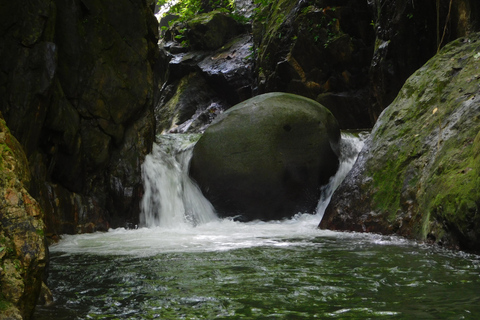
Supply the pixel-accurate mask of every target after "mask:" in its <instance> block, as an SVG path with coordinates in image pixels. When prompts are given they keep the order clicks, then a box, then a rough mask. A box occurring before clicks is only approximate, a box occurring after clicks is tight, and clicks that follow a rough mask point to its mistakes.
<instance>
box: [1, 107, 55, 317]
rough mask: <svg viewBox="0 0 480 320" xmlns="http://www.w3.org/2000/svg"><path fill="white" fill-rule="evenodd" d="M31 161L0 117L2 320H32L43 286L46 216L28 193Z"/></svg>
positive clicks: (46, 256) (45, 259)
mask: <svg viewBox="0 0 480 320" xmlns="http://www.w3.org/2000/svg"><path fill="white" fill-rule="evenodd" d="M30 178H31V177H30V170H29V166H28V161H27V158H26V156H25V153H24V152H23V149H22V146H21V145H20V143H19V142H18V141H17V140H16V139H15V137H13V136H12V135H11V134H10V131H9V130H8V128H7V126H6V124H5V121H4V120H3V117H2V114H1V113H0V319H29V318H30V317H31V315H32V313H33V310H34V308H35V304H36V301H37V297H38V295H39V293H40V289H41V286H42V279H43V276H44V270H45V266H46V264H47V258H48V255H47V248H46V239H45V225H44V223H43V214H42V210H41V208H40V206H39V205H38V203H37V201H35V199H33V198H32V197H31V196H30V195H29V194H28V192H27V188H28V186H29V184H30Z"/></svg>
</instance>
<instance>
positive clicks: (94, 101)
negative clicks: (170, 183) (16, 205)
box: [0, 0, 158, 234]
mask: <svg viewBox="0 0 480 320" xmlns="http://www.w3.org/2000/svg"><path fill="white" fill-rule="evenodd" d="M0 15H1V17H0V18H1V19H0V20H1V22H0V35H1V36H0V37H1V38H0V43H1V45H0V93H1V94H0V111H1V112H2V113H3V115H4V117H5V120H6V122H7V124H8V126H9V128H10V130H11V131H12V133H13V135H14V136H15V137H16V138H17V139H18V140H19V141H20V143H21V144H22V146H23V147H24V150H25V153H26V155H27V157H28V159H29V162H30V166H31V169H32V170H31V171H32V184H31V186H30V189H29V191H30V192H31V194H32V196H34V197H35V198H36V199H37V200H38V201H39V203H40V204H41V206H42V208H43V210H44V212H45V217H46V223H47V227H48V233H49V234H62V233H76V232H89V231H95V230H106V229H107V228H108V227H110V226H124V225H125V224H126V223H128V222H130V223H135V222H136V220H137V219H138V214H139V206H138V203H139V200H140V198H141V195H142V182H141V178H140V177H141V174H140V165H141V163H142V161H143V158H144V156H145V155H146V154H147V153H148V152H149V151H150V149H151V144H152V141H153V139H154V130H155V128H154V127H155V126H154V116H153V87H154V78H153V77H154V76H153V63H154V61H155V57H156V55H157V53H156V52H157V51H156V49H157V47H156V42H157V37H158V36H157V34H158V28H157V25H158V24H157V22H156V20H155V18H154V16H153V14H152V12H151V9H150V7H149V5H147V3H146V2H145V1H144V0H134V1H129V0H102V1H99V0H89V1H81V0H74V1H68V2H65V1H57V0H44V1H35V2H33V3H28V4H27V3H24V2H23V1H14V2H9V3H5V4H2V10H1V13H0Z"/></svg>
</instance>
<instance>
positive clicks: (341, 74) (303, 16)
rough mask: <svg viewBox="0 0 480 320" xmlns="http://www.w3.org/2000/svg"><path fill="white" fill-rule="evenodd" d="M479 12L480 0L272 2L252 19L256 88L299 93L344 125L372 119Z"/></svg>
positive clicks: (467, 29)
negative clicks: (410, 77)
mask: <svg viewBox="0 0 480 320" xmlns="http://www.w3.org/2000/svg"><path fill="white" fill-rule="evenodd" d="M437 4H438V10H437V7H436V5H437ZM450 5H451V7H450ZM479 16H480V3H479V2H478V1H475V0H452V1H451V0H439V1H421V2H419V1H411V0H396V1H390V0H376V1H357V0H319V1H314V2H311V1H302V0H279V1H276V2H272V3H271V4H270V5H269V6H265V7H264V8H263V11H261V12H259V13H258V14H257V16H256V18H255V23H254V27H253V34H254V38H255V41H254V43H255V46H254V48H255V53H256V59H255V66H256V70H255V76H256V81H255V88H256V90H254V93H263V92H270V91H283V92H289V93H294V94H299V95H302V96H305V97H309V98H311V99H314V100H316V101H318V102H320V103H321V104H323V105H324V106H326V107H327V108H328V109H329V110H330V111H331V112H332V113H333V115H334V116H335V117H336V118H337V120H338V122H339V124H340V126H341V127H342V128H349V129H352V128H366V127H372V126H373V124H374V123H375V121H376V120H377V118H378V116H379V114H380V113H381V111H382V110H383V109H384V108H386V107H387V106H388V105H389V104H390V103H391V102H392V101H393V99H394V98H395V96H396V95H397V93H398V91H399V90H400V88H401V86H402V85H403V83H404V82H405V80H406V79H407V78H408V77H409V76H410V75H411V74H412V73H413V72H414V71H415V70H417V69H418V68H419V67H421V66H422V65H423V64H424V63H425V62H426V61H427V60H428V59H429V58H431V57H432V56H433V55H434V54H435V53H436V52H437V49H438V48H439V47H442V46H443V45H445V44H446V43H448V42H450V41H452V40H454V39H456V38H458V37H461V36H465V35H466V34H468V33H469V32H471V31H474V30H478V24H476V23H475V21H477V20H478V18H479ZM437 21H438V22H437ZM412 35H415V36H412Z"/></svg>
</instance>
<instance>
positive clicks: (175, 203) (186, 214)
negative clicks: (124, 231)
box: [140, 134, 216, 227]
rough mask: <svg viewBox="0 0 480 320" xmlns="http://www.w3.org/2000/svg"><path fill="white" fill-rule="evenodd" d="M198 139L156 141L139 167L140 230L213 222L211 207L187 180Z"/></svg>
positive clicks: (190, 136) (170, 136) (167, 137)
mask: <svg viewBox="0 0 480 320" xmlns="http://www.w3.org/2000/svg"><path fill="white" fill-rule="evenodd" d="M198 138H199V136H198V135H193V134H168V135H160V136H159V137H158V142H157V143H155V144H154V145H153V151H152V153H151V154H149V155H148V156H147V157H146V158H145V162H144V163H143V165H142V176H143V181H144V188H145V194H144V197H143V199H142V202H141V215H140V224H141V225H142V226H146V227H156V226H162V227H174V226H175V227H179V226H183V225H197V224H201V223H206V222H209V221H212V220H215V219H216V214H215V210H214V208H213V206H212V205H211V204H210V202H209V201H208V200H207V199H205V197H203V195H202V192H201V191H200V189H199V188H198V186H197V185H196V184H195V183H194V182H193V181H192V180H191V179H190V177H189V176H188V164H189V162H190V159H191V157H192V151H193V146H194V145H195V142H196V140H198Z"/></svg>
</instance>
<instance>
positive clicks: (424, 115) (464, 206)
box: [320, 34, 480, 251]
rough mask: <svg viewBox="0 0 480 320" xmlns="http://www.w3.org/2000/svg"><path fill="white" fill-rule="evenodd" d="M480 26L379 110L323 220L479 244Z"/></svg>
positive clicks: (479, 247)
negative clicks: (363, 144) (380, 111)
mask: <svg viewBox="0 0 480 320" xmlns="http://www.w3.org/2000/svg"><path fill="white" fill-rule="evenodd" d="M479 63H480V34H473V35H471V36H469V37H465V38H460V39H458V40H456V41H454V42H452V43H450V44H449V45H447V46H446V47H445V48H444V49H443V50H442V51H441V52H440V53H439V54H437V55H436V56H435V57H434V58H432V59H431V60H430V61H429V62H428V63H427V64H425V65H424V66H423V67H422V68H421V69H419V70H418V71H417V72H415V73H414V74H413V75H412V76H411V77H410V78H409V79H408V80H407V82H406V83H405V85H404V86H403V88H402V90H401V91H400V94H399V95H398V97H397V98H396V100H395V101H394V102H393V103H392V104H391V105H390V106H389V107H388V108H387V109H385V111H384V112H383V113H382V115H381V116H380V118H379V120H378V122H377V124H376V125H375V127H374V129H373V131H372V134H371V136H370V137H369V139H368V140H367V142H366V144H365V147H364V149H363V151H362V152H361V154H360V156H359V158H358V160H357V162H356V164H355V166H354V167H353V169H352V171H351V172H350V173H349V175H348V176H347V178H346V179H345V181H344V182H343V183H342V184H341V185H340V187H339V188H338V190H337V191H336V192H335V193H334V195H333V197H332V200H331V203H330V205H329V206H328V208H327V210H326V212H325V216H324V217H323V220H322V222H321V224H320V227H321V228H328V229H336V230H354V231H363V232H379V233H385V234H393V233H396V234H400V235H404V236H408V237H410V238H416V239H422V240H427V239H428V240H431V241H436V242H438V243H443V244H445V245H448V246H453V247H456V246H459V247H460V248H462V249H466V250H475V251H480V216H479V215H478V212H479V210H480V82H479V69H478V66H479Z"/></svg>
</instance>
